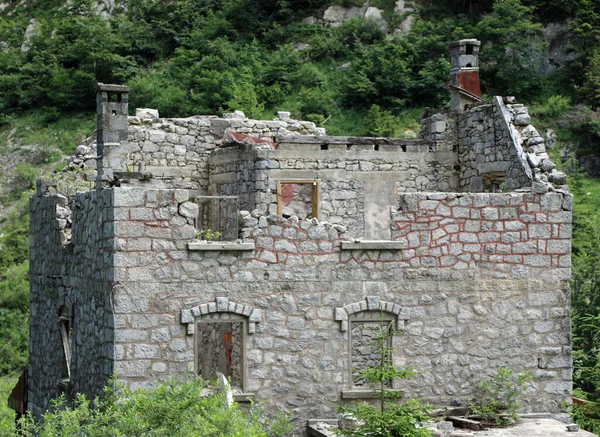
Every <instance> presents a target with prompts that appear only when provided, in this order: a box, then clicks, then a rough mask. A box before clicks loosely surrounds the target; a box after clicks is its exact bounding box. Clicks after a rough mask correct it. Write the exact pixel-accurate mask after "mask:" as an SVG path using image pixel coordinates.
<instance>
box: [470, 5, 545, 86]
mask: <svg viewBox="0 0 600 437" xmlns="http://www.w3.org/2000/svg"><path fill="white" fill-rule="evenodd" d="M534 20H535V19H534V17H533V8H532V7H528V6H524V5H523V4H522V3H521V1H520V0H496V1H495V2H494V7H493V11H492V14H491V15H488V16H486V17H484V18H483V19H482V20H481V21H479V23H478V24H477V26H476V29H475V31H476V35H478V37H479V38H480V39H481V41H482V49H481V54H480V65H481V73H482V79H483V81H484V83H485V86H486V87H487V88H488V90H489V93H490V94H492V93H495V94H498V95H516V96H518V97H520V98H531V97H533V96H535V93H536V92H538V91H539V89H540V83H541V80H540V78H541V74H539V73H537V72H536V68H537V66H538V65H537V63H539V62H541V59H542V58H543V54H542V51H543V49H544V44H543V42H542V38H541V36H542V35H541V24H540V23H538V22H535V21H534Z"/></svg>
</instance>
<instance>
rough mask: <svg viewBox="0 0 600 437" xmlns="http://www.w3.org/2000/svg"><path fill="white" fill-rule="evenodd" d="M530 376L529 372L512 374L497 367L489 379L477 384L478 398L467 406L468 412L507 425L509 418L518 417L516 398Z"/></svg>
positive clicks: (485, 419)
mask: <svg viewBox="0 0 600 437" xmlns="http://www.w3.org/2000/svg"><path fill="white" fill-rule="evenodd" d="M531 378H532V377H531V374H530V373H529V372H521V373H517V374H514V373H513V371H512V370H510V369H507V368H506V367H498V370H496V373H495V374H493V375H492V376H491V377H490V379H489V380H487V381H483V382H482V383H481V384H479V393H478V398H477V399H476V400H475V402H473V403H472V404H471V405H470V406H469V410H470V413H471V414H474V415H476V416H479V417H480V418H481V419H482V420H484V421H490V422H494V423H496V424H497V425H499V426H507V425H509V421H510V420H513V421H514V420H517V419H518V418H519V408H520V407H521V403H520V402H519V401H518V400H517V398H518V397H519V395H520V394H521V392H522V391H523V388H524V387H525V384H527V382H528V381H530V380H531Z"/></svg>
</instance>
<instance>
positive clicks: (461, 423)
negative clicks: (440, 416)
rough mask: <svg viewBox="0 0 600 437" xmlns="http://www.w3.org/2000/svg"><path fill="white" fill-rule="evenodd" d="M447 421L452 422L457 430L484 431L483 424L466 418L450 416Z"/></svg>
mask: <svg viewBox="0 0 600 437" xmlns="http://www.w3.org/2000/svg"><path fill="white" fill-rule="evenodd" d="M446 419H447V420H449V421H450V422H452V424H453V425H454V426H456V427H457V428H464V429H471V430H473V431H481V430H482V429H483V425H482V424H481V422H477V421H476V420H471V419H467V418H466V417H458V416H448V417H446Z"/></svg>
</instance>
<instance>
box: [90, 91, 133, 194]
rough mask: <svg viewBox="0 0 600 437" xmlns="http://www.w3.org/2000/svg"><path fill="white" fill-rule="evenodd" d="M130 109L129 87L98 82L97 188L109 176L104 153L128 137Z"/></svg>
mask: <svg viewBox="0 0 600 437" xmlns="http://www.w3.org/2000/svg"><path fill="white" fill-rule="evenodd" d="M128 110H129V87H126V86H124V85H109V84H104V83H98V90H97V93H96V146H97V153H96V155H97V156H96V160H97V161H96V169H97V171H98V177H97V179H96V188H97V189H100V188H101V187H102V180H106V179H107V176H108V175H106V174H105V173H106V170H107V168H108V165H109V163H107V162H106V163H105V162H104V161H103V159H102V158H103V156H104V154H105V153H106V152H108V149H110V147H114V146H119V145H120V143H121V141H124V140H126V139H127V130H128V126H129V123H128V121H127V116H128ZM104 164H106V165H104Z"/></svg>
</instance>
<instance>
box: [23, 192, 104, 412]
mask: <svg viewBox="0 0 600 437" xmlns="http://www.w3.org/2000/svg"><path fill="white" fill-rule="evenodd" d="M110 195H111V192H109V191H105V192H101V193H99V194H97V193H96V192H89V193H81V194H78V195H77V196H76V197H75V198H71V199H67V198H66V197H64V196H60V195H58V196H53V195H42V194H41V192H40V191H38V193H37V194H36V195H35V196H34V197H32V198H31V214H30V217H31V219H30V220H31V222H30V231H31V238H30V247H29V250H30V274H29V279H30V284H31V293H30V315H31V330H30V333H31V336H30V347H29V368H28V372H29V377H30V379H29V381H30V382H29V408H30V409H31V411H32V412H33V413H34V414H36V415H39V414H40V412H41V411H42V410H43V409H45V408H48V407H49V400H50V399H52V398H54V397H56V396H57V395H58V394H59V392H61V391H63V392H65V393H66V395H67V397H69V396H71V395H73V394H75V393H85V394H87V395H89V396H96V395H99V394H101V393H102V388H103V387H104V385H106V381H107V379H108V378H110V376H111V375H112V373H113V358H114V353H113V350H114V345H113V336H114V333H113V327H114V323H113V317H112V303H111V298H112V268H111V265H112V259H113V258H112V257H113V249H114V237H113V228H112V223H113V215H112V208H111V205H112V201H111V197H110ZM68 208H71V209H72V211H73V213H72V220H73V223H74V224H73V226H72V229H71V231H72V238H71V240H70V242H69V240H67V239H66V238H65V235H64V230H65V223H63V222H65V221H66V220H65V219H64V218H63V217H65V215H66V213H65V211H69V209H68ZM69 218H70V214H69ZM61 308H63V309H64V312H62V314H66V316H67V317H68V318H69V321H68V325H69V328H70V329H71V334H70V337H71V354H72V360H71V364H70V365H71V375H70V382H66V381H64V380H66V379H69V378H68V376H69V375H68V374H67V373H66V371H65V370H66V363H65V359H64V352H63V346H62V344H63V343H62V337H61V333H60V321H59V313H61ZM61 381H63V383H62V384H61V385H60V387H59V383H60V382H61Z"/></svg>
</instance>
